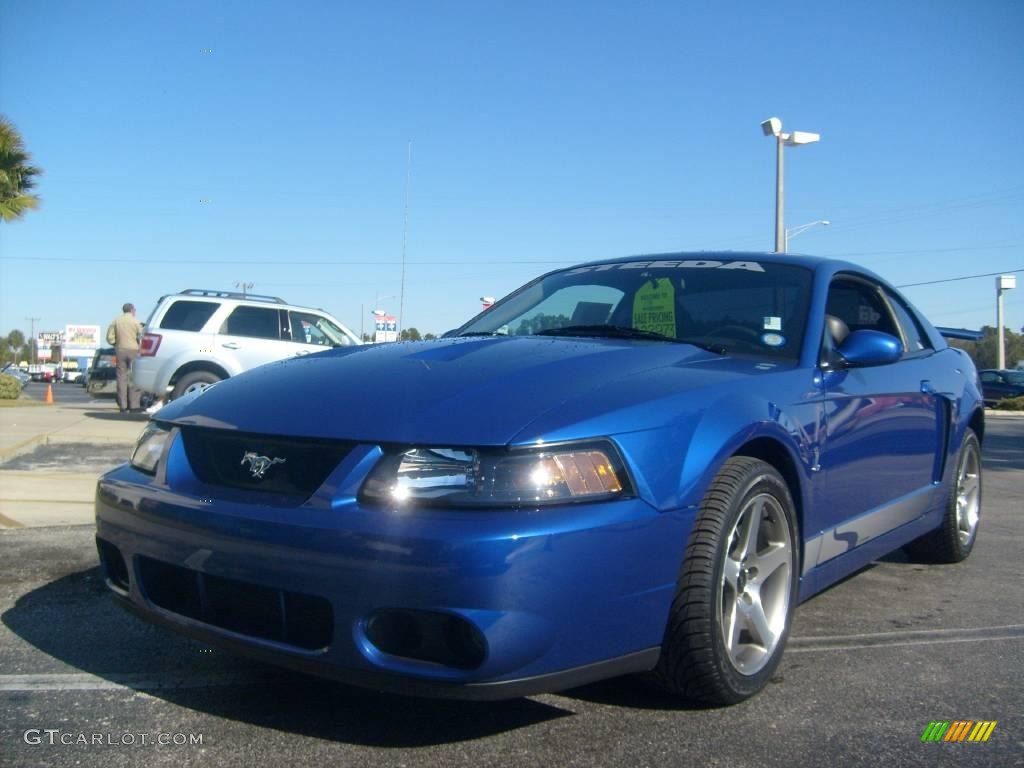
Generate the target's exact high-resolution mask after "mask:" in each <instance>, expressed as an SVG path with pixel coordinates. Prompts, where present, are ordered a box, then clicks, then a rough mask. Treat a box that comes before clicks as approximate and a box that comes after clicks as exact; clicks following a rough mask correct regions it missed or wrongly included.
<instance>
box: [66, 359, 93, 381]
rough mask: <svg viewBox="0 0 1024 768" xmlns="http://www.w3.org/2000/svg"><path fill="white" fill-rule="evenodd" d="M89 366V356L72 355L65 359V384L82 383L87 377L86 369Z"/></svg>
mask: <svg viewBox="0 0 1024 768" xmlns="http://www.w3.org/2000/svg"><path fill="white" fill-rule="evenodd" d="M88 366H89V358H88V357H71V358H68V359H66V360H65V361H64V363H63V365H62V369H63V378H62V380H63V381H64V383H65V384H81V383H83V381H82V380H83V378H84V377H85V372H86V369H87V368H88Z"/></svg>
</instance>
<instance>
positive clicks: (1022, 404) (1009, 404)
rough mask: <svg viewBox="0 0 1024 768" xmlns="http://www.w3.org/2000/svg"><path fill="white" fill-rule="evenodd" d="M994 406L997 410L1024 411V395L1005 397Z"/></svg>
mask: <svg viewBox="0 0 1024 768" xmlns="http://www.w3.org/2000/svg"><path fill="white" fill-rule="evenodd" d="M993 407H994V408H995V409H996V410H997V411H1024V396H1021V397H1004V398H1003V399H1002V400H1000V401H999V402H998V403H996V404H995V406H993Z"/></svg>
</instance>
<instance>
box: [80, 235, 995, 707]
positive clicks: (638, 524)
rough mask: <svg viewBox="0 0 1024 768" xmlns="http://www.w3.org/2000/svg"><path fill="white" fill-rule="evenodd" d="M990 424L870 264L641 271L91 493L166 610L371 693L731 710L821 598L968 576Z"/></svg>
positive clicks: (633, 262) (318, 366)
mask: <svg viewBox="0 0 1024 768" xmlns="http://www.w3.org/2000/svg"><path fill="white" fill-rule="evenodd" d="M984 427H985V424H984V415H983V407H982V397H981V393H980V391H979V383H978V377H977V373H976V371H975V369H974V366H973V365H972V363H971V361H970V359H969V358H968V357H967V356H966V355H965V354H964V353H962V352H960V351H959V350H956V349H953V348H950V347H948V346H947V345H946V343H945V341H944V340H943V338H942V337H941V336H940V335H939V334H938V333H937V332H936V330H935V329H934V328H933V327H932V325H930V324H929V323H928V321H927V320H925V319H924V317H922V316H921V314H920V313H919V312H918V311H917V310H916V309H914V307H912V306H911V305H910V304H909V302H907V300H906V299H905V298H903V297H902V296H901V295H900V294H899V292H898V291H896V290H895V289H894V288H893V287H892V286H890V285H889V284H888V283H886V282H885V281H884V280H882V279H880V278H878V277H876V276H875V275H873V274H871V273H870V272H868V271H865V270H863V269H860V268H858V267H856V266H854V265H852V264H848V263H845V262H838V261H830V260H825V259H815V258H806V257H793V256H787V255H777V254H776V255H768V254H748V253H712V254H708V253H702V254H663V255H656V256H637V257H630V258H625V259H619V260H612V261H603V262H599V263H592V264H586V265H583V266H579V267H575V268H570V269H564V270H559V271H555V272H551V273H549V274H547V275H544V276H543V277H540V278H538V279H537V280H534V281H533V282H531V283H529V284H527V285H525V286H524V287H522V288H520V289H519V290H518V291H516V292H514V293H512V294H511V295H509V296H507V297H506V298H504V299H502V300H501V301H500V302H498V303H497V304H495V305H494V306H493V307H492V308H490V309H488V310H487V311H485V312H484V313H482V314H480V315H479V316H477V317H476V318H474V319H473V320H471V321H470V322H469V323H467V324H466V325H464V326H463V327H462V328H460V329H458V330H456V331H453V332H451V333H449V334H447V336H446V338H444V339H441V340H437V341H431V342H422V343H402V344H383V345H376V346H363V347H347V348H343V349H337V350H333V351H328V352H325V353H323V354H317V355H311V356H308V357H304V358H298V359H292V360H288V361H284V362H280V363H272V364H270V365H266V366H263V367H260V368H257V369H254V370H252V371H250V372H248V373H245V374H243V375H241V376H238V377H236V378H233V379H229V380H227V381H223V382H221V383H219V384H216V385H215V386H211V387H210V388H209V389H206V390H205V391H203V392H199V393H195V394H192V395H189V396H187V397H184V398H181V399H180V400H177V401H175V402H173V403H171V404H170V405H168V406H166V407H165V408H164V409H163V410H161V411H159V413H158V414H157V415H156V416H155V417H154V419H153V421H152V422H151V423H150V424H149V425H148V428H147V429H146V431H145V432H144V434H143V435H142V437H141V438H140V439H139V442H138V445H137V446H136V448H135V450H134V452H133V454H132V457H131V462H130V463H129V464H126V465H124V466H122V467H120V468H118V469H115V470H113V471H112V472H109V473H108V474H106V475H104V476H103V477H102V478H101V479H100V481H99V485H98V489H97V495H96V527H97V544H98V547H99V554H100V559H101V561H102V564H103V568H104V571H105V575H106V581H107V584H108V586H109V587H110V589H111V590H112V591H113V593H114V594H115V595H116V596H117V598H118V599H119V600H120V601H121V602H122V603H123V604H124V605H125V606H127V607H130V608H131V609H133V610H134V611H136V612H137V613H139V614H141V615H142V616H143V617H145V618H146V619H148V620H150V621H154V622H158V623H160V624H163V625H166V626H167V627H170V628H172V629H175V630H178V631H180V632H184V633H187V634H189V635H192V636H194V637H197V638H201V639H202V640H203V641H204V642H208V643H211V644H218V645H221V646H224V647H227V648H232V649H235V650H237V651H240V652H243V653H248V654H251V655H254V656H257V657H260V658H263V659H265V660H268V661H272V662H275V663H280V664H284V665H289V666H292V667H295V668H298V669H302V670H306V671H310V672H314V673H317V674H324V675H331V676H334V677H337V678H340V679H342V680H345V681H348V682H351V683H355V684H359V685H365V686H370V687H374V688H378V689H383V690H390V691H396V692H401V693H411V694H418V695H431V696H454V697H467V698H503V697H512V696H520V695H524V694H529V693H535V692H540V691H550V690H555V689H560V688H568V687H572V686H576V685H580V684H582V683H586V682H589V681H593V680H597V679H600V678H604V677H610V676H614V675H620V674H624V673H629V672H640V671H645V672H650V673H651V676H652V677H653V678H654V680H655V681H657V682H658V683H659V684H660V685H662V686H664V687H665V688H667V689H668V690H670V691H672V692H675V693H677V694H679V695H681V696H683V697H686V698H688V699H691V700H698V701H704V702H712V703H731V702H737V701H740V700H742V699H744V698H746V697H748V696H751V695H752V694H754V693H756V692H757V691H758V690H760V689H761V688H762V687H763V686H764V685H765V683H766V681H767V680H768V679H769V678H770V677H771V675H772V673H773V671H774V670H775V668H776V667H777V666H778V664H779V661H780V658H781V656H782V652H783V648H784V646H785V644H786V638H787V635H788V633H789V629H790V626H791V624H792V619H793V612H794V610H795V608H796V605H797V603H798V602H800V601H801V600H805V599H807V598H808V597H810V596H811V595H813V594H814V593H816V592H819V591H820V590H822V589H824V588H826V587H827V586H829V585H830V584H833V583H834V582H836V581H837V580H839V579H841V578H843V577H845V576H847V575H848V574H851V573H853V572H854V571H856V570H857V569H859V568H861V567H863V566H864V565H866V564H868V563H870V562H871V561H873V560H875V559H876V558H878V557H880V556H882V555H884V554H886V553H887V552H890V551H891V550H894V549H896V548H898V547H902V546H907V547H908V548H909V549H910V551H911V553H912V554H913V555H914V556H915V557H918V558H923V559H927V560H931V561H936V562H955V561H959V560H962V559H963V558H965V557H967V555H968V554H969V553H970V551H971V548H972V546H973V545H974V541H975V538H976V536H977V531H978V519H979V514H980V510H981V441H982V439H983V437H984Z"/></svg>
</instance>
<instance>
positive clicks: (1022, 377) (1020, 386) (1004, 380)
mask: <svg viewBox="0 0 1024 768" xmlns="http://www.w3.org/2000/svg"><path fill="white" fill-rule="evenodd" d="M978 376H980V377H981V391H982V393H983V394H984V396H985V405H995V404H996V403H997V402H999V401H1000V400H1002V399H1003V398H1006V397H1021V396H1024V371H1015V370H996V369H993V368H989V369H986V370H983V371H981V372H979V374H978Z"/></svg>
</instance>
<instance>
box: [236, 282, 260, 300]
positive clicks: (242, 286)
mask: <svg viewBox="0 0 1024 768" xmlns="http://www.w3.org/2000/svg"><path fill="white" fill-rule="evenodd" d="M255 287H256V283H242V282H238V283H235V288H240V289H241V291H242V298H243V299H244V298H245V294H246V292H247V291H251V290H252V289H253V288H255Z"/></svg>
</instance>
